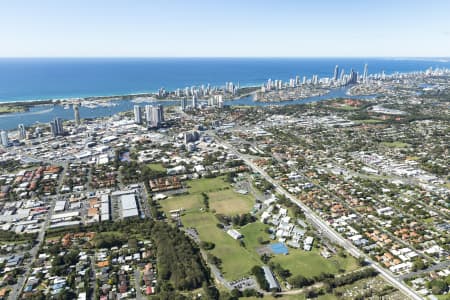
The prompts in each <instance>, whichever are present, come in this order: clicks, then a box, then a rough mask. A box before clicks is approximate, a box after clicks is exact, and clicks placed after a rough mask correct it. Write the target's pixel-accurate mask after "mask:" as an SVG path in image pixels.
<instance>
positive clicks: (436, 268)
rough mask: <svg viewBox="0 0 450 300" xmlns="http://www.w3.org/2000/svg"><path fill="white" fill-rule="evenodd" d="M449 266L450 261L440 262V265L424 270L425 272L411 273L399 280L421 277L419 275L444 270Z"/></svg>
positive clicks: (400, 277)
mask: <svg viewBox="0 0 450 300" xmlns="http://www.w3.org/2000/svg"><path fill="white" fill-rule="evenodd" d="M448 266H450V260H446V261H443V262H440V263H438V264H436V265H432V266H431V267H429V268H426V269H423V270H420V271H417V272H410V273H408V274H404V275H400V276H399V277H398V278H399V279H401V280H405V279H408V278H411V277H414V276H416V275H419V274H423V273H429V272H432V271H438V270H442V269H445V268H447V267H448Z"/></svg>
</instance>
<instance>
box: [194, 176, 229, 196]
mask: <svg viewBox="0 0 450 300" xmlns="http://www.w3.org/2000/svg"><path fill="white" fill-rule="evenodd" d="M187 186H188V187H189V193H190V194H195V193H202V192H205V193H208V192H215V191H218V190H221V189H225V188H229V187H230V184H229V183H228V182H226V181H225V180H224V177H223V176H220V177H216V178H201V179H196V180H189V181H188V182H187Z"/></svg>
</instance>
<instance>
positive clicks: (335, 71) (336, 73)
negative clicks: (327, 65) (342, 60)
mask: <svg viewBox="0 0 450 300" xmlns="http://www.w3.org/2000/svg"><path fill="white" fill-rule="evenodd" d="M338 79H339V66H338V65H336V67H334V76H333V80H334V81H337V80H338Z"/></svg>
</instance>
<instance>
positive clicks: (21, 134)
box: [18, 124, 27, 140]
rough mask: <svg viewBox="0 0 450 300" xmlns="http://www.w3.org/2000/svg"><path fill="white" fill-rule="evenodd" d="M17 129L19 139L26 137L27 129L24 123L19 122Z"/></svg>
mask: <svg viewBox="0 0 450 300" xmlns="http://www.w3.org/2000/svg"><path fill="white" fill-rule="evenodd" d="M18 129H19V137H20V139H22V140H23V139H25V138H26V137H27V131H26V129H25V125H23V124H19V126H18Z"/></svg>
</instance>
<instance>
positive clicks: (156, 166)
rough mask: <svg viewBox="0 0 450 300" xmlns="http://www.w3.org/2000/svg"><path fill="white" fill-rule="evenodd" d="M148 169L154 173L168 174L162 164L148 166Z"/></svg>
mask: <svg viewBox="0 0 450 300" xmlns="http://www.w3.org/2000/svg"><path fill="white" fill-rule="evenodd" d="M147 167H149V168H150V169H152V170H154V171H160V172H166V168H164V166H163V165H162V164H147Z"/></svg>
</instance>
